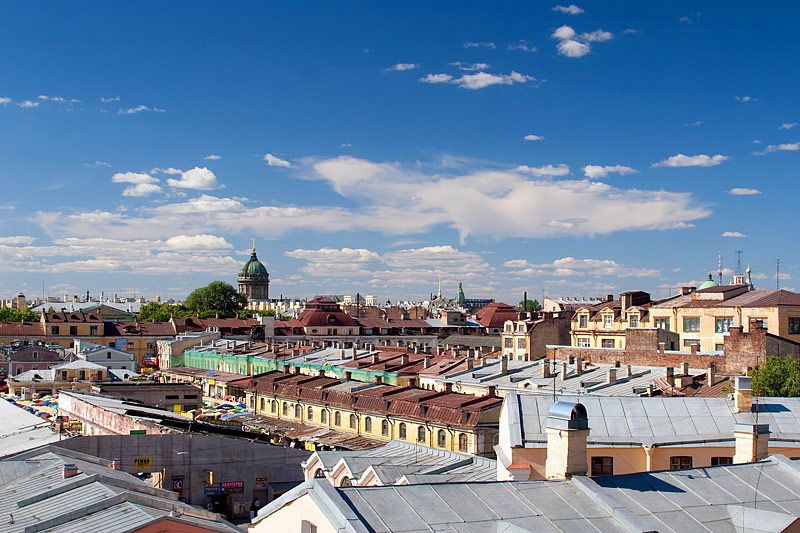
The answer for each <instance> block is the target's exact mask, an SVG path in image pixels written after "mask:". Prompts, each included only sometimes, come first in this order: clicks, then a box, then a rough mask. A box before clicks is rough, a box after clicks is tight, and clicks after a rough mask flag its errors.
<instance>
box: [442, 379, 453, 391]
mask: <svg viewBox="0 0 800 533" xmlns="http://www.w3.org/2000/svg"><path fill="white" fill-rule="evenodd" d="M444 391H445V392H453V384H452V383H450V382H449V381H446V382H445V384H444Z"/></svg>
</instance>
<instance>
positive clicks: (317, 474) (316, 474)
mask: <svg viewBox="0 0 800 533" xmlns="http://www.w3.org/2000/svg"><path fill="white" fill-rule="evenodd" d="M314 477H315V478H321V477H325V472H324V471H323V470H322V469H321V468H317V471H316V472H314Z"/></svg>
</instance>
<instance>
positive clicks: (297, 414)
mask: <svg viewBox="0 0 800 533" xmlns="http://www.w3.org/2000/svg"><path fill="white" fill-rule="evenodd" d="M302 416H303V415H302V410H301V409H300V404H297V405H295V406H294V417H295V418H301V417H302Z"/></svg>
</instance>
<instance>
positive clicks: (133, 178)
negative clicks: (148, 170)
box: [111, 172, 158, 184]
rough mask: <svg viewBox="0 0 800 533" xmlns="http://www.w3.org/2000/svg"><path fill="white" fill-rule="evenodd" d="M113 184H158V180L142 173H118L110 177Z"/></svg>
mask: <svg viewBox="0 0 800 533" xmlns="http://www.w3.org/2000/svg"><path fill="white" fill-rule="evenodd" d="M111 181H112V182H114V183H135V184H141V183H158V178H154V177H153V176H151V175H150V174H145V173H144V172H118V173H116V174H114V175H113V176H111Z"/></svg>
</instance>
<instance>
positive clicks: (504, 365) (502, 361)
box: [500, 355, 508, 376]
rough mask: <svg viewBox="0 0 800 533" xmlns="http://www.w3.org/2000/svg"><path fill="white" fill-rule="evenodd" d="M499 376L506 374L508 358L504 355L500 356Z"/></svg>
mask: <svg viewBox="0 0 800 533" xmlns="http://www.w3.org/2000/svg"><path fill="white" fill-rule="evenodd" d="M500 374H502V375H504V376H505V375H506V374H508V358H507V357H506V356H504V355H501V356H500Z"/></svg>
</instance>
